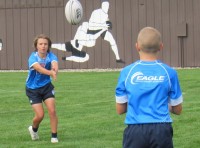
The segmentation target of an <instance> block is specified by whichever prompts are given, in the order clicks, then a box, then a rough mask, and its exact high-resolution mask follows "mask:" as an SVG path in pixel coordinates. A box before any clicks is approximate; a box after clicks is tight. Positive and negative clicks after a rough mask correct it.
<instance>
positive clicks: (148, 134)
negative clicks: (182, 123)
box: [123, 123, 173, 148]
mask: <svg viewBox="0 0 200 148" xmlns="http://www.w3.org/2000/svg"><path fill="white" fill-rule="evenodd" d="M172 137H173V128H172V125H171V123H155V124H135V125H134V124H133V125H128V127H126V129H125V130H124V137H123V148H173V141H172Z"/></svg>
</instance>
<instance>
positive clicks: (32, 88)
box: [26, 34, 58, 143]
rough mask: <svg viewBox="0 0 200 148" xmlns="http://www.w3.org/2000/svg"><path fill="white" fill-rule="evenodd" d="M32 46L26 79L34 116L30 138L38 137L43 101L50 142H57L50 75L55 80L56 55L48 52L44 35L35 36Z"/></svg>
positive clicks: (48, 42)
mask: <svg viewBox="0 0 200 148" xmlns="http://www.w3.org/2000/svg"><path fill="white" fill-rule="evenodd" d="M34 47H35V51H34V52H33V53H32V54H31V55H30V57H29V59H28V66H29V73H28V77H27V80H26V95H27V96H28V98H29V101H30V104H31V106H32V108H33V111H34V113H35V116H34V118H33V121H32V125H31V126H29V128H28V130H29V132H30V135H31V138H32V140H38V139H39V136H38V128H39V125H40V123H41V122H42V120H43V118H44V108H43V102H44V104H45V105H46V107H47V110H48V113H49V117H50V125H51V132H52V133H51V142H52V143H57V142H58V138H57V124H58V118H57V115H56V109H55V96H54V86H53V85H52V83H51V78H50V77H52V78H53V79H54V80H56V77H57V73H58V59H57V57H56V55H54V54H53V53H52V52H50V47H51V40H50V39H49V37H47V36H46V35H44V34H41V35H39V36H37V37H36V38H35V40H34Z"/></svg>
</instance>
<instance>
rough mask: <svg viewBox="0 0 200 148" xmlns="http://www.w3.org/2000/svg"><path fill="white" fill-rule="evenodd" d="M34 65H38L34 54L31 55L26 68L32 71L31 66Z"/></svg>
mask: <svg viewBox="0 0 200 148" xmlns="http://www.w3.org/2000/svg"><path fill="white" fill-rule="evenodd" d="M35 63H38V60H37V57H36V56H35V54H34V53H32V54H31V55H30V57H29V59H28V67H29V69H32V67H33V65H34V64H35Z"/></svg>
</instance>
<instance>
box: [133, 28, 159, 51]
mask: <svg viewBox="0 0 200 148" xmlns="http://www.w3.org/2000/svg"><path fill="white" fill-rule="evenodd" d="M137 43H138V46H139V48H140V49H141V50H142V51H144V52H148V53H155V52H157V51H159V50H160V48H161V44H162V41H161V34H160V32H159V31H158V30H156V29H155V28H153V27H145V28H143V29H142V30H141V31H140V32H139V34H138V38H137Z"/></svg>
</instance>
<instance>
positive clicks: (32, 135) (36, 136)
mask: <svg viewBox="0 0 200 148" xmlns="http://www.w3.org/2000/svg"><path fill="white" fill-rule="evenodd" d="M28 130H29V132H30V135H31V139H32V140H38V139H39V136H38V133H37V132H34V131H33V128H32V126H29V127H28Z"/></svg>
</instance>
